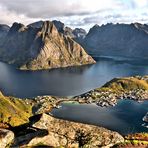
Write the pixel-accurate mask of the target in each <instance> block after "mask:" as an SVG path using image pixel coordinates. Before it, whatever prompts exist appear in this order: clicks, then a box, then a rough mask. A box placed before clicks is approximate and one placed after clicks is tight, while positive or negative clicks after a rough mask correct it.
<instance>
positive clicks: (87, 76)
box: [0, 58, 148, 98]
mask: <svg viewBox="0 0 148 148" xmlns="http://www.w3.org/2000/svg"><path fill="white" fill-rule="evenodd" d="M144 64H145V63H140V64H138V63H132V64H129V63H126V62H122V61H119V60H118V61H115V60H111V59H106V58H100V59H99V61H98V62H97V63H96V64H94V65H87V66H79V67H70V68H60V69H54V70H43V71H20V70H16V69H15V68H14V67H13V66H11V65H8V64H5V63H2V62H0V90H1V91H2V92H3V93H4V94H6V95H11V96H16V97H21V98H25V97H34V96H37V95H54V96H76V95H79V94H82V93H84V92H87V91H89V90H91V89H94V88H98V87H100V86H102V85H103V84H105V83H106V82H107V81H109V80H111V79H112V78H115V77H123V76H133V75H146V74H148V66H146V65H144Z"/></svg>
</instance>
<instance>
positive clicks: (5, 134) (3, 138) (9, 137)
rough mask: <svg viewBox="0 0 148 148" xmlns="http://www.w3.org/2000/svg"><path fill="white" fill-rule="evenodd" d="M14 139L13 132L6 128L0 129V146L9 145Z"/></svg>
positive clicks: (0, 147)
mask: <svg viewBox="0 0 148 148" xmlns="http://www.w3.org/2000/svg"><path fill="white" fill-rule="evenodd" d="M13 141H14V133H13V132H12V131H9V130H6V129H0V148H6V147H9V146H10V145H11V144H12V143H13Z"/></svg>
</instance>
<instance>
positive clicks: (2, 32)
mask: <svg viewBox="0 0 148 148" xmlns="http://www.w3.org/2000/svg"><path fill="white" fill-rule="evenodd" d="M9 29H10V27H9V26H8V25H4V24H1V25H0V45H1V44H2V43H3V40H4V38H5V37H6V35H7V33H8V31H9Z"/></svg>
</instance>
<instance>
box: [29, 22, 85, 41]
mask: <svg viewBox="0 0 148 148" xmlns="http://www.w3.org/2000/svg"><path fill="white" fill-rule="evenodd" d="M52 22H53V24H54V25H55V27H56V28H57V30H58V31H59V32H60V33H62V34H64V35H66V36H69V37H71V38H73V39H74V40H75V41H77V42H78V43H81V42H82V41H83V39H84V38H85V36H86V34H87V32H86V31H85V30H84V29H82V28H75V29H71V28H70V27H67V26H65V24H64V23H62V22H61V21H57V20H53V21H52ZM43 23H44V22H43V21H38V22H35V23H32V24H30V25H28V26H32V27H36V28H41V27H42V25H43Z"/></svg>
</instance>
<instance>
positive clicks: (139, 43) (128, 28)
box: [82, 23, 148, 58]
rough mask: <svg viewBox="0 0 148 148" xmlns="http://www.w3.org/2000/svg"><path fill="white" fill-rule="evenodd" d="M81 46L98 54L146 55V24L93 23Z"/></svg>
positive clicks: (147, 26)
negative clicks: (100, 24)
mask: <svg viewBox="0 0 148 148" xmlns="http://www.w3.org/2000/svg"><path fill="white" fill-rule="evenodd" d="M82 44H83V47H84V48H85V49H86V50H87V51H88V53H92V54H95V55H98V56H122V57H140V58H147V57H148V25H142V24H139V23H134V24H106V25H102V26H98V25H95V26H94V27H93V28H91V29H90V31H89V33H88V34H87V36H86V37H85V39H84V41H83V43H82Z"/></svg>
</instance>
